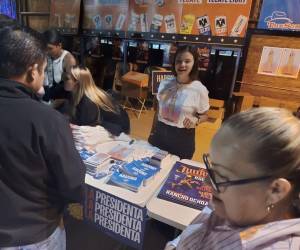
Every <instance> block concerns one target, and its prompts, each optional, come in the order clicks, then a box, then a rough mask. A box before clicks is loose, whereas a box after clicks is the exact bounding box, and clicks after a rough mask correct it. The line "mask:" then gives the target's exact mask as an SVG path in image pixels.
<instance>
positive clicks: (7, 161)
mask: <svg viewBox="0 0 300 250" xmlns="http://www.w3.org/2000/svg"><path fill="white" fill-rule="evenodd" d="M84 172H85V170H84V164H83V162H82V160H81V158H80V156H79V154H78V152H77V151H76V149H75V146H74V142H73V138H72V133H71V130H70V127H69V124H68V123H67V121H66V119H65V118H64V117H63V116H62V115H61V114H60V113H58V112H57V111H55V110H53V109H51V108H49V107H48V106H47V105H44V104H42V103H39V102H38V101H37V100H35V95H34V94H33V93H32V92H31V90H30V89H28V88H26V87H25V86H23V85H21V84H19V83H17V82H14V81H10V80H6V79H0V248H1V247H7V246H18V245H27V244H32V243H36V242H39V241H42V240H44V239H46V238H47V237H48V236H49V235H50V234H51V233H52V232H53V231H54V230H55V228H56V227H57V226H58V223H59V220H60V217H61V214H62V210H63V208H64V206H65V205H66V204H67V203H69V202H78V201H80V200H81V199H82V194H83V183H84Z"/></svg>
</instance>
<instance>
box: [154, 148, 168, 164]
mask: <svg viewBox="0 0 300 250" xmlns="http://www.w3.org/2000/svg"><path fill="white" fill-rule="evenodd" d="M167 155H168V152H167V151H164V150H158V152H157V153H156V154H154V155H153V156H151V158H150V164H152V165H154V166H158V167H160V164H161V162H162V160H163V159H165V158H166V156H167Z"/></svg>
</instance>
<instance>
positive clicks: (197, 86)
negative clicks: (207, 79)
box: [190, 80, 208, 92]
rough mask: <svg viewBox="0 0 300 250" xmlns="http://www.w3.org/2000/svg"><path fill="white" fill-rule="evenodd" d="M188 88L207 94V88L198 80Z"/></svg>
mask: <svg viewBox="0 0 300 250" xmlns="http://www.w3.org/2000/svg"><path fill="white" fill-rule="evenodd" d="M190 86H191V87H192V88H196V89H198V90H200V91H206V92H208V90H207V88H206V87H205V86H204V85H203V83H202V82H200V81H199V80H194V81H192V82H191V84H190Z"/></svg>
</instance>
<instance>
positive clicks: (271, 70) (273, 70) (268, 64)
mask: <svg viewBox="0 0 300 250" xmlns="http://www.w3.org/2000/svg"><path fill="white" fill-rule="evenodd" d="M281 55H282V48H276V47H266V46H265V47H264V48H263V51H262V55H261V59H260V63H259V67H258V74H262V75H270V76H276V75H277V72H278V68H279V64H280V60H281Z"/></svg>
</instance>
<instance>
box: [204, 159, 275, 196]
mask: <svg viewBox="0 0 300 250" xmlns="http://www.w3.org/2000/svg"><path fill="white" fill-rule="evenodd" d="M203 162H204V164H205V166H206V170H207V173H208V176H209V178H210V182H211V185H212V187H213V189H214V190H215V191H217V192H218V193H222V192H224V191H225V188H226V187H228V186H234V185H243V184H247V183H252V182H256V181H263V180H267V179H270V178H272V176H260V177H256V178H249V179H242V180H233V181H230V180H228V181H223V182H217V181H216V175H215V172H214V171H213V169H212V164H211V163H210V160H209V154H203ZM220 187H224V188H223V189H220Z"/></svg>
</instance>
